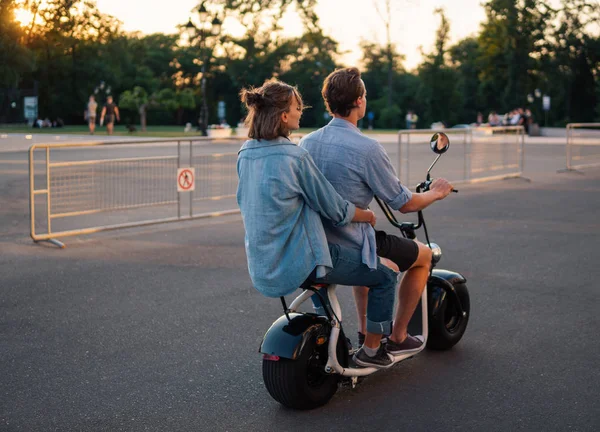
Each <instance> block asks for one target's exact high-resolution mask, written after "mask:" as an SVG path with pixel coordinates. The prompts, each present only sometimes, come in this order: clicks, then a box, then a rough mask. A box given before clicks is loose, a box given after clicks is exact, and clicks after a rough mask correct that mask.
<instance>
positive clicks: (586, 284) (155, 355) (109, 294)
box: [0, 143, 600, 432]
mask: <svg viewBox="0 0 600 432" xmlns="http://www.w3.org/2000/svg"><path fill="white" fill-rule="evenodd" d="M451 150H452V149H451ZM0 159H1V160H0V203H1V206H0V275H1V276H0V431H11V432H12V431H305V430H306V431H307V430H327V431H364V430H378V431H400V430H410V431H437V430H445V431H508V430H510V431H517V430H522V431H567V430H568V431H597V430H599V429H600V408H598V394H599V393H598V388H599V387H600V369H599V367H598V364H599V361H598V359H599V358H600V334H599V333H598V326H599V324H600V322H599V319H598V308H599V306H600V301H599V300H600V286H599V283H598V280H600V271H599V270H598V265H597V259H598V258H597V250H598V244H600V220H599V218H598V214H600V199H599V197H600V168H589V169H586V170H584V171H582V172H579V173H578V172H568V173H557V172H556V170H557V169H560V168H562V167H563V166H564V147H561V146H560V145H558V144H557V145H543V144H542V143H539V144H532V145H531V146H528V148H527V153H526V161H525V167H526V170H525V173H524V177H525V178H521V179H511V180H504V181H496V182H491V183H481V184H473V185H462V186H461V187H460V192H459V193H458V194H451V196H450V197H449V198H448V199H446V200H444V201H442V202H438V203H436V204H434V205H433V206H432V207H431V208H430V209H428V210H427V211H426V212H425V217H426V220H427V221H428V230H429V233H430V235H431V237H432V240H434V241H436V243H438V244H439V245H440V246H441V247H442V250H443V252H444V255H443V257H442V261H441V262H440V265H439V266H440V267H441V268H447V269H451V270H455V271H458V272H460V273H462V274H463V275H464V276H465V277H466V278H467V281H468V282H467V285H468V287H469V290H470V293H471V313H472V315H471V320H470V323H469V327H468V328H467V332H466V334H465V336H464V338H463V340H462V341H461V342H460V343H459V344H458V345H457V346H456V347H455V348H454V349H452V350H451V351H448V352H430V351H425V352H423V353H422V354H420V355H418V356H417V357H416V358H414V359H412V360H409V361H405V362H402V363H400V364H399V365H397V366H395V367H394V368H392V369H391V370H388V371H382V372H378V373H376V374H374V375H372V376H370V377H368V378H366V379H365V380H363V381H362V382H361V383H360V384H359V386H358V387H357V388H355V389H350V388H341V389H340V390H339V391H338V393H337V394H336V396H335V397H334V398H333V399H332V401H331V402H330V403H329V404H328V405H326V406H324V407H322V408H319V409H316V410H313V411H309V412H297V411H293V410H289V409H286V408H283V407H281V406H280V405H278V404H277V403H276V402H274V401H273V400H272V399H271V398H270V396H269V395H268V393H267V391H266V390H265V388H264V386H263V383H262V376H261V358H260V355H259V354H258V352H257V350H258V346H259V344H260V341H261V338H262V335H263V334H264V332H265V331H266V329H267V328H268V327H269V325H270V324H271V322H273V321H274V320H275V319H276V318H277V317H278V316H279V315H280V314H281V309H280V304H279V302H278V301H276V300H273V299H267V298H264V297H262V296H261V295H260V294H258V293H257V292H256V291H255V290H254V289H253V288H252V286H251V283H250V279H249V277H248V272H247V267H246V258H245V253H244V241H243V234H244V231H243V226H242V223H241V218H240V217H239V216H237V215H233V216H227V217H223V218H218V219H209V220H196V221H189V222H184V223H175V224H166V225H157V226H152V227H147V228H143V229H129V230H122V231H112V232H106V233H102V234H97V235H93V236H80V237H73V238H69V239H68V240H66V241H65V242H66V243H67V248H65V249H58V248H56V247H54V246H52V245H49V244H43V243H40V244H34V243H32V242H31V240H30V239H29V237H28V220H27V218H28V207H27V203H28V199H27V190H28V186H27V177H26V174H25V175H24V174H23V172H25V173H26V165H24V164H23V163H25V162H26V153H25V152H24V151H22V150H19V151H13V152H5V153H2V154H0ZM7 161H12V162H13V163H8V162H7ZM409 219H410V218H409ZM378 221H379V228H384V229H389V230H392V228H391V227H390V226H389V224H387V223H386V222H385V220H384V217H383V215H382V214H380V215H379V219H378ZM339 295H340V299H341V301H342V308H343V311H344V313H345V315H344V317H345V328H346V331H347V333H349V334H351V335H353V334H354V330H355V328H356V327H355V322H356V320H355V317H354V313H353V304H352V300H351V295H350V292H349V290H348V293H347V294H346V295H344V294H343V292H342V290H340V291H339Z"/></svg>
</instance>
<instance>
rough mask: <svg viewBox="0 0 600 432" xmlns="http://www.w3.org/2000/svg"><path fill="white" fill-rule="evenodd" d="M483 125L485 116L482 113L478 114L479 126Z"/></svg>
mask: <svg viewBox="0 0 600 432" xmlns="http://www.w3.org/2000/svg"><path fill="white" fill-rule="evenodd" d="M481 123H483V114H482V113H481V112H478V113H477V126H481Z"/></svg>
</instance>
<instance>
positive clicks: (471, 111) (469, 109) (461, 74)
mask: <svg viewBox="0 0 600 432" xmlns="http://www.w3.org/2000/svg"><path fill="white" fill-rule="evenodd" d="M449 53H450V59H451V65H452V68H453V69H454V70H456V72H457V74H458V82H457V88H458V92H459V93H460V94H461V95H462V98H461V99H462V101H463V103H462V105H461V106H457V107H456V110H457V111H458V112H459V113H460V115H459V118H458V121H459V122H462V123H471V122H473V121H474V119H476V118H477V113H478V112H482V113H484V114H485V113H486V112H487V111H490V110H494V107H488V106H486V105H485V104H484V103H482V102H481V97H480V95H479V88H480V81H479V73H480V68H479V57H480V55H481V52H480V48H479V43H478V42H477V38H475V37H469V38H466V39H463V40H461V41H459V42H458V43H457V44H456V45H454V46H452V47H451V48H450V50H449Z"/></svg>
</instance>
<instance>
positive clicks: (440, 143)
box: [429, 132, 450, 154]
mask: <svg viewBox="0 0 600 432" xmlns="http://www.w3.org/2000/svg"><path fill="white" fill-rule="evenodd" d="M429 145H430V147H431V150H432V151H433V152H434V153H437V154H443V153H446V152H447V151H448V149H449V148H450V138H448V135H446V134H445V133H444V132H437V133H435V134H433V136H432V137H431V141H430V142H429Z"/></svg>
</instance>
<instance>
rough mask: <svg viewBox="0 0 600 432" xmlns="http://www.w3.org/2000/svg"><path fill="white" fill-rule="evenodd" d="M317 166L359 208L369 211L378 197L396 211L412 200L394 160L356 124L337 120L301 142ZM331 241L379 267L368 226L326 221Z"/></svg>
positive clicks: (372, 237)
mask: <svg viewBox="0 0 600 432" xmlns="http://www.w3.org/2000/svg"><path fill="white" fill-rule="evenodd" d="M300 147H302V148H304V149H306V150H308V152H309V153H310V155H311V156H312V158H313V160H314V161H315V163H316V164H317V167H318V168H319V169H320V170H321V172H322V173H323V174H324V175H325V177H327V180H329V181H330V182H331V184H332V185H333V187H334V188H335V190H336V191H337V192H338V193H339V194H340V195H341V196H342V197H343V198H345V199H347V200H348V201H351V202H352V203H354V204H355V205H356V206H357V207H359V208H363V209H366V208H367V207H368V206H369V204H370V203H371V201H372V200H373V195H377V196H378V197H379V198H381V199H382V200H383V201H385V202H386V203H387V204H388V205H389V206H390V207H391V208H393V209H394V210H398V209H400V207H402V206H403V205H404V204H406V203H407V202H408V201H409V200H410V199H411V198H412V194H411V192H410V191H409V190H408V189H407V188H406V187H404V186H403V185H402V184H400V180H398V176H397V175H396V171H395V170H394V167H393V166H392V163H391V161H390V158H389V157H388V155H387V153H386V151H385V149H384V148H383V146H382V145H381V144H379V142H377V141H376V140H374V139H371V138H369V137H368V136H366V135H363V133H362V132H361V131H360V130H359V129H358V128H357V127H356V126H354V125H353V124H352V123H350V122H348V121H346V120H342V119H338V118H334V119H332V120H331V121H330V122H329V124H328V125H327V126H325V127H323V128H321V129H319V130H317V131H315V132H312V133H310V134H308V135H307V136H305V137H304V138H302V140H300ZM323 225H324V226H325V233H326V234H327V240H328V241H329V242H330V243H336V244H339V245H342V246H348V247H353V248H355V249H361V250H362V259H363V263H365V264H366V265H368V266H369V267H370V268H372V269H375V268H377V248H376V243H375V231H374V229H373V227H371V225H368V224H351V225H348V226H345V227H341V228H340V227H336V226H334V225H332V224H330V223H328V222H327V221H323Z"/></svg>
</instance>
